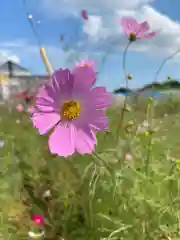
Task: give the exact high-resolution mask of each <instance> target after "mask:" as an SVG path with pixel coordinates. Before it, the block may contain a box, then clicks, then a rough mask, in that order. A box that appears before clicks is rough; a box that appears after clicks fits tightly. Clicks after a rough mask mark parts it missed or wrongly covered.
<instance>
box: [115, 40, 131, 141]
mask: <svg viewBox="0 0 180 240" xmlns="http://www.w3.org/2000/svg"><path fill="white" fill-rule="evenodd" d="M130 44H131V42H130V41H129V42H128V44H127V46H126V48H125V50H124V53H123V60H122V69H123V72H124V76H125V82H126V88H128V78H127V72H126V56H127V51H128V49H129V46H130ZM126 105H127V95H126V96H125V99H124V104H123V108H122V110H121V117H120V121H119V123H118V127H117V133H116V138H115V141H116V143H117V144H118V139H119V133H120V130H121V127H122V124H123V120H124V116H125V111H126V110H125V109H126Z"/></svg>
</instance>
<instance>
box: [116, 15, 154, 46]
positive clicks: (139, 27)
mask: <svg viewBox="0 0 180 240" xmlns="http://www.w3.org/2000/svg"><path fill="white" fill-rule="evenodd" d="M121 25H122V27H123V30H124V32H125V34H126V35H127V36H128V37H129V41H131V42H133V41H136V40H142V39H150V38H153V37H155V36H156V34H157V33H156V32H150V33H148V31H149V29H150V27H149V24H148V23H147V22H146V21H145V22H142V23H137V21H136V19H135V18H133V17H123V18H122V19H121Z"/></svg>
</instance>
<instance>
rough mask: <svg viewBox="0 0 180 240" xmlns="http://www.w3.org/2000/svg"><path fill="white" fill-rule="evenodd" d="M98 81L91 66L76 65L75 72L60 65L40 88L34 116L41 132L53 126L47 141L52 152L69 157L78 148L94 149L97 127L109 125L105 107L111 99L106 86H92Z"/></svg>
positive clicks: (86, 150) (83, 149)
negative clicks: (60, 67) (48, 80)
mask: <svg viewBox="0 0 180 240" xmlns="http://www.w3.org/2000/svg"><path fill="white" fill-rule="evenodd" d="M95 81H96V73H95V72H94V71H93V69H92V68H90V67H87V68H84V67H76V68H75V69H74V70H73V71H72V72H70V70H68V69H65V70H63V69H60V70H58V71H56V72H55V73H54V74H53V76H52V79H51V81H50V82H49V84H46V85H44V86H42V87H41V88H40V89H39V91H38V93H37V96H36V99H35V107H36V109H37V110H38V111H37V112H35V113H34V114H33V115H32V117H31V119H32V121H33V125H34V127H36V128H38V130H39V133H40V134H46V133H47V132H48V131H49V130H50V129H52V128H53V132H52V134H51V135H50V137H49V141H48V144H49V149H50V151H51V153H53V154H58V155H59V156H64V157H67V156H70V155H72V154H73V153H74V152H75V151H77V152H78V153H80V154H86V153H91V152H92V151H94V148H95V145H96V135H95V131H103V130H104V129H105V128H106V127H107V125H108V118H107V116H106V113H105V111H106V109H107V108H108V107H109V105H110V104H111V102H112V96H111V94H110V93H108V92H107V91H106V89H105V88H104V87H95V88H92V86H93V84H94V83H95Z"/></svg>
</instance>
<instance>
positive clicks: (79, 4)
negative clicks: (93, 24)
mask: <svg viewBox="0 0 180 240" xmlns="http://www.w3.org/2000/svg"><path fill="white" fill-rule="evenodd" d="M152 1H153V0H111V1H110V0H98V1H97V0H87V1H85V0H43V1H42V4H43V7H44V9H45V10H46V11H47V13H48V14H49V15H50V16H52V17H55V16H56V17H60V15H61V13H62V10H63V11H66V12H71V13H72V12H75V11H81V10H82V9H86V10H87V11H89V12H96V13H98V12H101V13H102V12H113V11H115V10H116V9H135V8H137V7H139V6H141V5H144V4H148V3H149V2H152Z"/></svg>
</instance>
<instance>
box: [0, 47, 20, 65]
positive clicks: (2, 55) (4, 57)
mask: <svg viewBox="0 0 180 240" xmlns="http://www.w3.org/2000/svg"><path fill="white" fill-rule="evenodd" d="M8 60H12V61H13V62H16V63H19V62H20V58H19V57H18V56H17V55H14V54H13V52H11V51H9V50H6V49H0V64H2V63H3V62H5V61H8Z"/></svg>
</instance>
